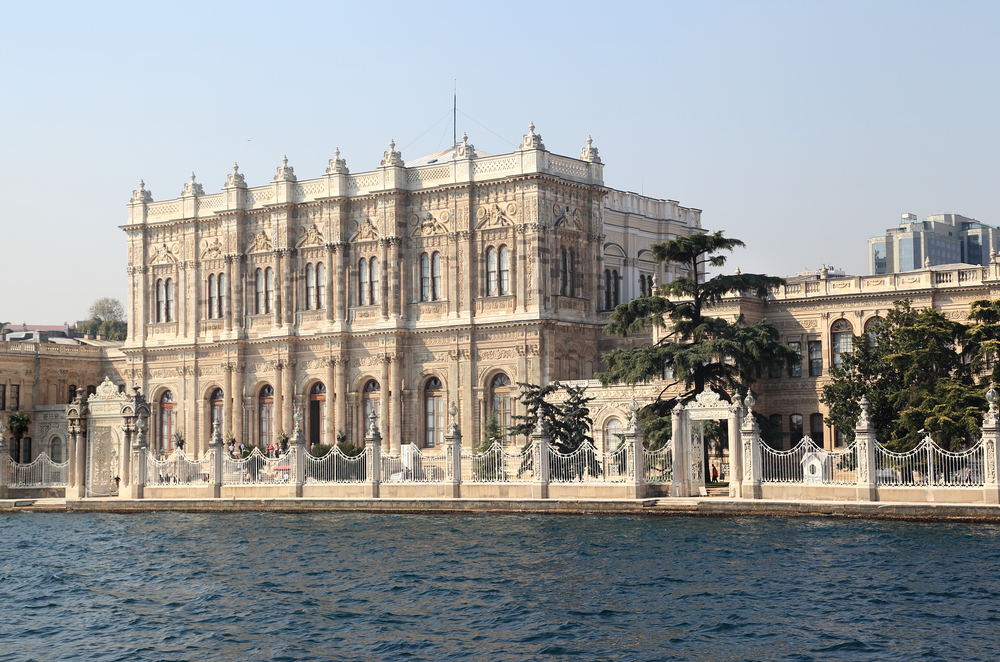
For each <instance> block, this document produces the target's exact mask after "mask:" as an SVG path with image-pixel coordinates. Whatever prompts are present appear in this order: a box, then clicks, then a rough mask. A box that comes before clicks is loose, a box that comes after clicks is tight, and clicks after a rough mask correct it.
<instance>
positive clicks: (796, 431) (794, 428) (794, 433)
mask: <svg viewBox="0 0 1000 662" xmlns="http://www.w3.org/2000/svg"><path fill="white" fill-rule="evenodd" d="M788 432H789V442H790V443H791V446H790V448H795V444H797V443H799V442H800V441H802V414H792V415H791V416H789V417H788Z"/></svg>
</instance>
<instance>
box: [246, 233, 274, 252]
mask: <svg viewBox="0 0 1000 662" xmlns="http://www.w3.org/2000/svg"><path fill="white" fill-rule="evenodd" d="M270 250H271V240H270V239H268V238H267V233H266V232H265V231H263V230H261V231H260V232H258V233H257V234H255V235H251V236H250V243H249V245H248V246H247V253H266V252H268V251H270Z"/></svg>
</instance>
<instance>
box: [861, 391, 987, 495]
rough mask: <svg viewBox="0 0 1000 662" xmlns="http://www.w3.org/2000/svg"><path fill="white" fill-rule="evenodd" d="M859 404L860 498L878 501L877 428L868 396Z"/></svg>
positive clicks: (862, 397) (863, 397)
mask: <svg viewBox="0 0 1000 662" xmlns="http://www.w3.org/2000/svg"><path fill="white" fill-rule="evenodd" d="M859 404H860V405H861V414H860V415H859V416H858V422H857V424H856V425H855V426H854V441H855V451H854V452H855V453H856V454H857V462H858V472H857V481H858V499H859V500H860V501H878V486H877V485H876V483H875V430H874V429H873V428H872V426H871V421H870V420H869V419H868V398H866V397H865V396H863V395H862V396H861V402H860V403H859ZM984 439H985V436H984Z"/></svg>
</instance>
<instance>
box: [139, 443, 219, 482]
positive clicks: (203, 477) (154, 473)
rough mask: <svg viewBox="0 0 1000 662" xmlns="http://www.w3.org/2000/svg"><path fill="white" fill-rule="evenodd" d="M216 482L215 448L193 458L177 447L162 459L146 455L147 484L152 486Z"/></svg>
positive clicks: (150, 454) (149, 454)
mask: <svg viewBox="0 0 1000 662" xmlns="http://www.w3.org/2000/svg"><path fill="white" fill-rule="evenodd" d="M214 483H215V449H214V448H212V449H209V451H208V452H207V453H205V455H204V456H203V457H202V458H200V459H198V460H192V459H191V458H189V457H188V456H187V455H185V454H184V451H183V450H180V449H177V450H175V451H173V452H172V453H171V454H170V455H168V456H167V457H166V458H164V459H162V460H157V459H156V458H155V457H153V454H152V453H148V454H147V455H146V484H147V485H149V486H150V487H191V486H198V485H209V486H210V485H213V484H214Z"/></svg>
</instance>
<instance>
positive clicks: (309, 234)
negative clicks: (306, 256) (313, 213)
mask: <svg viewBox="0 0 1000 662" xmlns="http://www.w3.org/2000/svg"><path fill="white" fill-rule="evenodd" d="M300 229H301V228H300ZM322 245H323V235H322V234H321V233H320V231H319V228H317V227H316V224H315V223H313V224H312V227H311V228H308V229H306V231H305V234H303V235H302V239H300V240H299V243H297V244H296V247H297V248H302V247H303V246H322Z"/></svg>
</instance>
